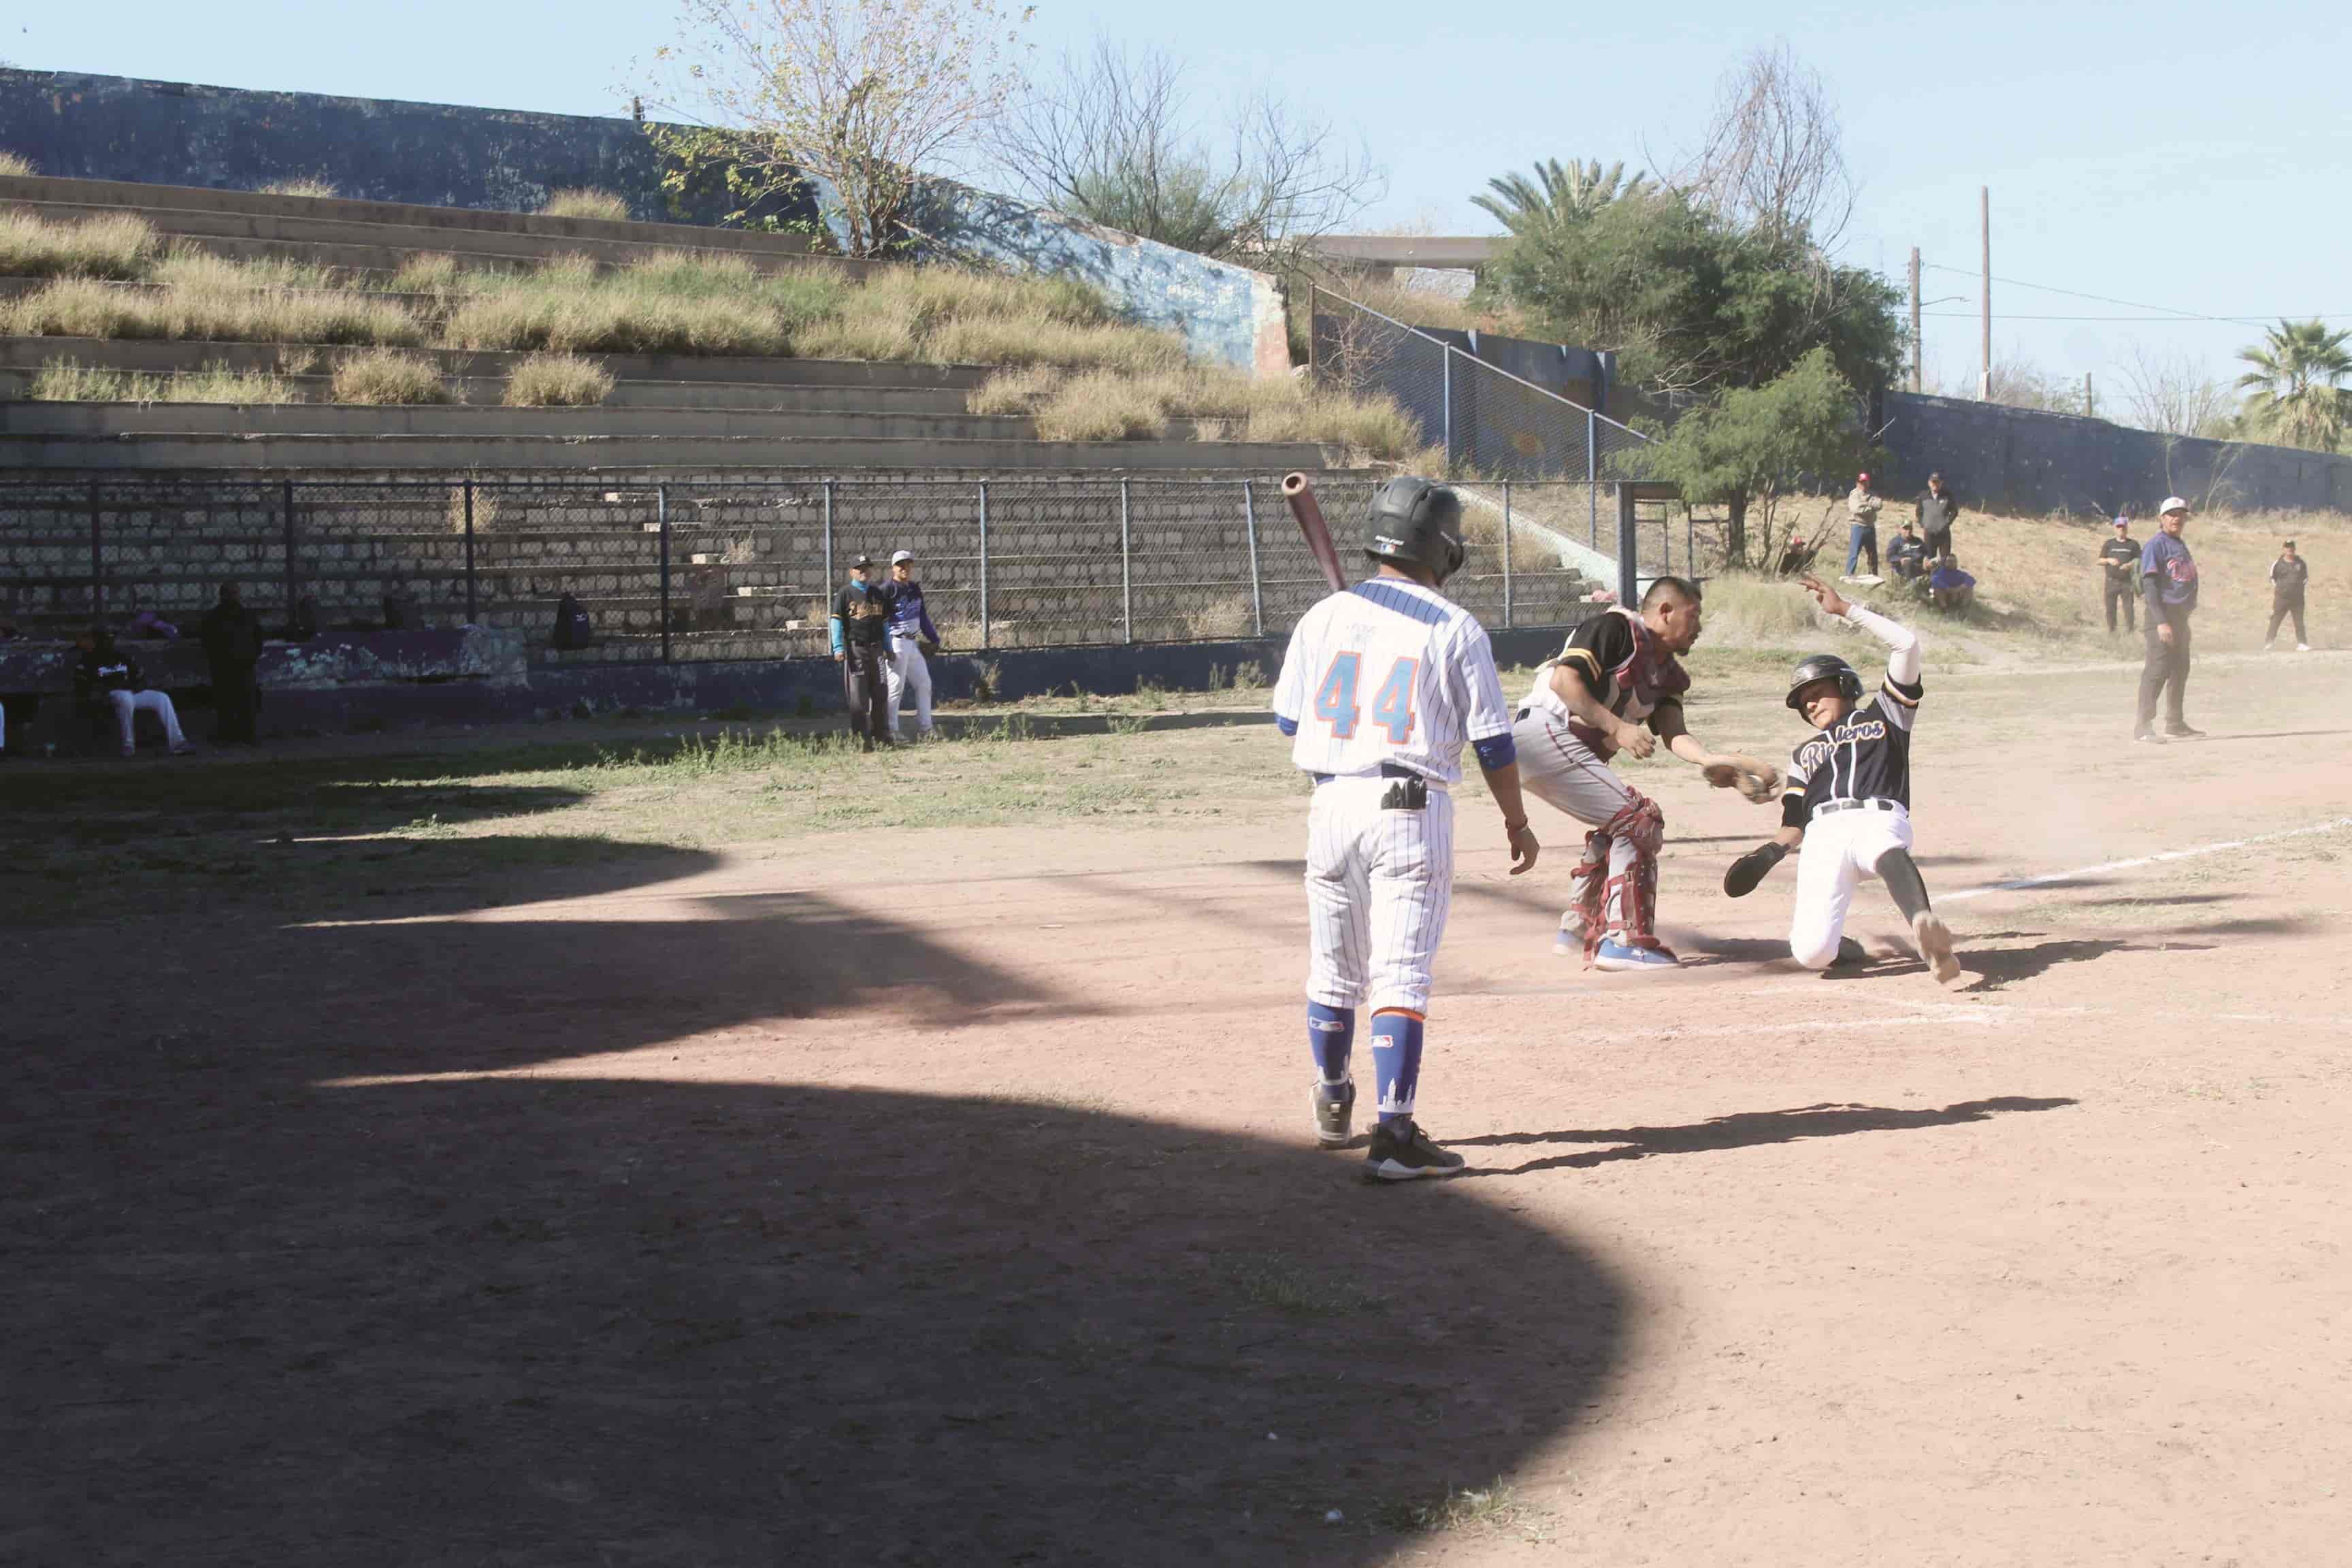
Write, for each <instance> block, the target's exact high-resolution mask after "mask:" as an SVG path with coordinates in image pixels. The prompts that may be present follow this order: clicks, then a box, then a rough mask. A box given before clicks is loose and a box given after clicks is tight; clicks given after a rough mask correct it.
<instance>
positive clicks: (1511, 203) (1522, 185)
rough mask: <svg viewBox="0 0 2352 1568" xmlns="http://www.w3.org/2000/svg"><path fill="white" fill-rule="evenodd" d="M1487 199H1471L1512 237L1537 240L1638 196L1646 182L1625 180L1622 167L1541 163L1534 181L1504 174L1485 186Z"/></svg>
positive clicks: (1594, 162)
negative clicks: (1535, 236) (1617, 201)
mask: <svg viewBox="0 0 2352 1568" xmlns="http://www.w3.org/2000/svg"><path fill="white" fill-rule="evenodd" d="M1486 188H1487V189H1488V190H1490V191H1492V192H1493V193H1494V194H1493V195H1482V196H1472V197H1471V198H1470V200H1471V202H1472V203H1473V204H1474V205H1477V206H1479V207H1482V208H1484V209H1485V210H1486V211H1487V212H1489V213H1492V214H1493V215H1494V216H1496V218H1497V219H1498V220H1500V221H1501V223H1502V225H1503V226H1504V227H1505V228H1506V229H1507V230H1509V231H1510V232H1511V233H1512V234H1513V235H1516V236H1520V237H1526V236H1528V235H1538V234H1541V233H1543V232H1545V231H1546V230H1548V229H1553V228H1560V227H1565V226H1570V225H1572V224H1579V223H1582V222H1584V221H1585V220H1586V219H1587V218H1590V217H1591V216H1592V215H1593V214H1595V213H1597V212H1599V211H1600V210H1601V208H1602V207H1604V206H1607V205H1609V204H1610V203H1611V202H1613V201H1615V200H1617V199H1618V198H1619V197H1621V196H1633V195H1640V194H1642V193H1643V191H1645V190H1647V189H1648V188H1649V176H1648V175H1646V174H1635V175H1634V176H1633V178H1632V179H1630V180H1629V179H1627V178H1626V177H1625V165H1624V164H1623V163H1612V164H1610V165H1609V166H1608V167H1607V168H1605V169H1604V168H1602V167H1601V161H1600V160H1599V159H1598V158H1596V159H1594V160H1592V162H1591V163H1566V164H1563V163H1561V162H1560V161H1559V159H1557V158H1546V159H1544V160H1542V161H1541V162H1539V163H1537V164H1536V166H1535V178H1534V179H1532V180H1530V179H1528V177H1527V176H1526V175H1524V174H1505V175H1503V176H1502V177H1501V178H1500V179H1495V180H1489V181H1487V182H1486Z"/></svg>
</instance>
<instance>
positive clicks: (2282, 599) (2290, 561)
mask: <svg viewBox="0 0 2352 1568" xmlns="http://www.w3.org/2000/svg"><path fill="white" fill-rule="evenodd" d="M2310 581H2311V566H2310V563H2307V562H2305V560H2304V558H2303V557H2302V556H2300V555H2297V554H2296V553H2295V552H2294V540H2292V539H2290V540H2288V541H2287V542H2285V543H2284V544H2283V545H2281V546H2279V558H2278V559H2277V560H2275V561H2273V562H2272V563H2271V629H2270V631H2269V633H2268V634H2267V635H2265V636H2264V637H2263V649H2264V650H2265V651H2267V650H2268V649H2269V648H2271V647H2273V645H2275V644H2276V643H2277V641H2278V632H2279V623H2280V622H2282V621H2284V620H2285V619H2286V618H2287V617H2288V616H2294V649H2295V651H2296V652H2297V653H2309V652H2310V651H2311V637H2309V635H2308V634H2306V633H2305V630H2304V629H2303V585H2304V584H2305V583H2308V582H2310Z"/></svg>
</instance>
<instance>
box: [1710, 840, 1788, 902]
mask: <svg viewBox="0 0 2352 1568" xmlns="http://www.w3.org/2000/svg"><path fill="white" fill-rule="evenodd" d="M1788 853H1789V847H1788V846H1787V845H1785V844H1783V843H1781V842H1780V840H1779V839H1777V838H1776V839H1773V840H1772V841H1771V842H1769V843H1768V844H1759V845H1758V846H1757V847H1755V848H1753V849H1750V850H1749V851H1748V853H1747V854H1745V855H1742V856H1741V857H1740V858H1738V859H1737V860H1734V861H1733V862H1732V863H1731V868H1730V869H1729V870H1727V871H1726V872H1724V874H1723V890H1724V891H1725V892H1727V893H1728V894H1730V895H1731V896H1732V897H1733V898H1735V899H1744V898H1746V897H1747V896H1748V894H1750V893H1752V892H1754V891H1755V890H1756V884H1757V883H1759V882H1760V881H1762V880H1763V879H1765V877H1766V875H1767V874H1768V873H1769V872H1770V871H1771V869H1772V868H1773V867H1775V866H1778V865H1779V864H1780V861H1781V859H1782V858H1784V857H1785V856H1787V854H1788Z"/></svg>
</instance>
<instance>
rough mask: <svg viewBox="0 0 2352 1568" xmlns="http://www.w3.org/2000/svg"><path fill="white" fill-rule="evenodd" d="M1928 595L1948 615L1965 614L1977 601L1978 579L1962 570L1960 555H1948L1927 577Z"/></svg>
mask: <svg viewBox="0 0 2352 1568" xmlns="http://www.w3.org/2000/svg"><path fill="white" fill-rule="evenodd" d="M1927 597H1928V598H1930V599H1932V600H1934V601H1935V605H1936V608H1937V609H1939V610H1941V611H1943V612H1944V613H1945V614H1946V615H1948V616H1965V615H1967V614H1968V613H1969V605H1973V604H1975V603H1976V601H1977V580H1976V579H1975V578H1974V577H1971V576H1969V574H1967V573H1966V572H1963V571H1961V570H1960V563H1959V559H1958V557H1957V556H1953V555H1946V556H1945V557H1944V558H1943V559H1942V560H1940V561H1938V562H1937V563H1936V570H1935V572H1934V574H1932V575H1930V576H1929V577H1928V579H1927Z"/></svg>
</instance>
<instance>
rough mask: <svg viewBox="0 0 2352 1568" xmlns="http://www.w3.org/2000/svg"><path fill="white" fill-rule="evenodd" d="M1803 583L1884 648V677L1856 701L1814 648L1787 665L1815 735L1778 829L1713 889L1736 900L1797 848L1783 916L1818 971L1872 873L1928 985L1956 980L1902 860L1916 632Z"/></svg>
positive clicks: (1847, 670) (1915, 696)
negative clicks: (1914, 948)
mask: <svg viewBox="0 0 2352 1568" xmlns="http://www.w3.org/2000/svg"><path fill="white" fill-rule="evenodd" d="M1804 588H1805V592H1807V593H1809V594H1811V595H1812V596H1813V598H1814V600H1815V601H1816V602H1817V603H1818V604H1820V605H1821V607H1822V613H1823V614H1825V615H1831V616H1837V617H1838V618H1839V619H1841V620H1843V621H1844V622H1846V623H1847V624H1848V625H1849V626H1856V627H1859V628H1860V629H1862V630H1864V631H1866V632H1868V633H1870V635H1871V636H1873V637H1876V638H1877V639H1878V640H1879V641H1880V642H1882V643H1885V645H1886V648H1887V655H1886V678H1885V680H1883V681H1881V682H1880V684H1879V688H1878V689H1877V690H1876V691H1874V692H1873V693H1871V695H1870V696H1869V697H1867V698H1865V697H1864V696H1863V694H1862V677H1861V676H1860V675H1858V674H1856V673H1855V671H1854V668H1853V666H1852V665H1850V664H1848V663H1847V662H1846V661H1845V660H1844V659H1843V658H1838V657H1837V655H1835V654H1829V653H1821V654H1815V655H1813V656H1812V657H1811V658H1808V659H1806V660H1804V661H1803V662H1801V664H1799V665H1798V666H1797V670H1796V675H1795V677H1794V679H1791V681H1790V685H1789V697H1788V705H1789V707H1790V710H1792V711H1794V712H1796V713H1799V714H1801V715H1803V717H1804V720H1805V722H1806V723H1808V724H1811V726H1812V727H1813V729H1814V731H1815V733H1814V735H1813V737H1812V739H1811V740H1809V741H1807V742H1804V743H1803V744H1801V745H1800V746H1799V747H1798V748H1797V749H1796V751H1795V752H1794V753H1793V754H1792V756H1791V757H1790V763H1789V785H1788V789H1787V791H1786V793H1785V794H1783V795H1781V797H1780V831H1779V832H1778V833H1776V834H1774V835H1773V836H1772V837H1771V839H1770V840H1769V842H1767V843H1764V844H1761V845H1759V846H1758V847H1755V848H1754V849H1751V850H1749V851H1748V853H1747V854H1745V855H1743V856H1741V857H1740V858H1738V860H1735V861H1734V862H1732V865H1731V869H1730V870H1729V871H1727V872H1726V873H1725V875H1724V879H1723V890H1724V891H1725V892H1727V893H1728V894H1730V895H1731V896H1732V897H1733V898H1735V899H1737V898H1742V897H1745V896H1746V895H1747V894H1748V893H1750V892H1753V891H1754V890H1755V888H1756V884H1757V883H1759V882H1760V881H1762V880H1763V879H1764V876H1765V874H1766V873H1767V872H1769V871H1770V870H1771V869H1772V868H1773V867H1774V866H1777V865H1779V864H1780V860H1781V859H1782V858H1784V857H1785V856H1786V855H1787V854H1788V853H1789V851H1790V849H1793V848H1796V847H1798V846H1800V845H1801V846H1803V850H1802V853H1801V854H1800V856H1799V857H1798V859H1797V901H1796V908H1795V910H1794V912H1793V913H1792V914H1791V915H1790V921H1789V952H1790V955H1791V956H1793V957H1794V958H1795V959H1796V961H1797V962H1798V963H1801V964H1803V965H1804V966H1805V967H1806V968H1808V969H1815V970H1820V969H1827V968H1828V967H1829V966H1830V965H1831V964H1832V963H1837V962H1838V960H1839V958H1840V957H1841V956H1842V955H1843V954H1844V952H1845V951H1846V944H1845V942H1844V937H1845V917H1846V911H1847V910H1848V909H1849V907H1850V906H1851V905H1852V904H1853V889H1854V887H1855V885H1856V884H1857V883H1859V882H1860V881H1862V880H1863V879H1865V878H1869V877H1875V878H1877V879H1879V880H1881V881H1883V882H1885V884H1886V890H1887V892H1888V893H1890V894H1892V895H1893V896H1894V899H1895V908H1896V909H1897V910H1901V911H1902V913H1903V918H1904V919H1905V920H1906V921H1909V922H1910V926H1911V936H1912V940H1913V941H1914V942H1916V943H1917V944H1918V948H1919V956H1920V957H1922V958H1924V959H1926V960H1927V967H1928V968H1929V970H1930V971H1932V972H1933V973H1934V974H1935V976H1936V980H1937V984H1942V985H1945V986H1954V985H1957V984H1959V983H1960V981H1961V974H1960V962H1959V960H1958V958H1956V957H1955V956H1953V953H1952V933H1951V930H1950V928H1949V927H1948V926H1946V925H1945V924H1944V920H1943V917H1942V916H1941V915H1938V914H1937V913H1936V911H1935V910H1933V909H1932V908H1930V907H1929V905H1928V902H1927V883H1926V881H1925V880H1924V879H1922V878H1921V877H1920V875H1919V867H1918V864H1917V863H1916V861H1914V860H1913V859H1912V858H1911V726H1912V722H1913V720H1914V719H1915V717H1916V714H1917V712H1918V710H1919V700H1920V698H1921V697H1922V696H1923V695H1925V693H1926V687H1925V686H1924V685H1923V684H1922V682H1921V681H1920V679H1919V675H1920V658H1919V638H1918V636H1917V634H1916V633H1914V632H1913V631H1912V630H1911V629H1910V628H1909V627H1908V626H1901V625H1898V624H1897V623H1895V622H1894V621H1891V620H1888V619H1887V618H1886V617H1885V616H1881V615H1877V614H1874V612H1872V611H1871V610H1870V609H1869V608H1868V607H1867V606H1865V605H1856V604H1851V603H1849V602H1848V601H1847V600H1845V599H1844V598H1843V597H1841V596H1840V595H1839V594H1838V591H1837V590H1836V589H1835V588H1832V587H1831V586H1830V585H1829V584H1826V583H1823V582H1822V581H1821V580H1820V579H1818V578H1815V577H1807V578H1805V579H1804Z"/></svg>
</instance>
